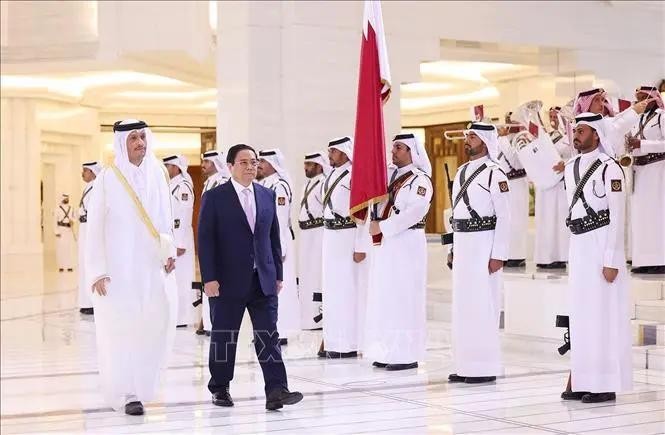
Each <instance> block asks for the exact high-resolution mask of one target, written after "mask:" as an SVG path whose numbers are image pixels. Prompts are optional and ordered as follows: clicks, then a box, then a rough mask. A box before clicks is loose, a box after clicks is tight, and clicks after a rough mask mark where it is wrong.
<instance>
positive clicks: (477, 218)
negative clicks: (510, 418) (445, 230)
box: [448, 122, 512, 384]
mask: <svg viewBox="0 0 665 435" xmlns="http://www.w3.org/2000/svg"><path fill="white" fill-rule="evenodd" d="M465 136H466V137H465V139H464V150H465V152H466V154H467V155H468V156H469V159H470V160H469V162H468V163H465V164H463V165H462V166H460V168H459V169H458V170H457V174H456V175H455V180H454V181H453V198H454V199H453V211H452V213H453V215H452V219H451V225H452V228H453V234H454V240H453V243H454V245H453V248H452V250H451V253H450V254H449V258H448V263H452V265H453V266H452V267H453V312H452V350H453V366H454V373H453V374H451V375H450V376H449V377H448V381H449V382H466V383H469V384H479V383H484V382H493V381H495V380H496V376H498V375H501V374H502V373H503V365H502V363H501V344H500V342H499V317H500V313H501V287H502V285H503V283H502V271H501V269H502V268H503V264H504V262H505V260H506V259H507V258H508V245H509V240H510V227H511V225H512V223H511V212H512V210H511V208H510V204H511V201H510V195H511V194H512V192H510V184H509V183H508V178H507V177H506V174H504V172H503V170H502V169H501V168H500V167H499V166H498V165H497V164H496V163H495V161H494V160H493V158H494V157H495V156H496V155H497V153H498V149H497V148H498V145H497V142H498V136H497V131H496V127H495V126H494V125H492V124H487V123H481V122H475V123H473V124H471V127H470V129H469V130H467V131H466V132H465ZM451 257H452V258H451Z"/></svg>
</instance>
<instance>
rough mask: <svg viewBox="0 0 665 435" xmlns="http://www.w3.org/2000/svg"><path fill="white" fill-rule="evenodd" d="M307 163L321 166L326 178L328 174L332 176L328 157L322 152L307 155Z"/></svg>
mask: <svg viewBox="0 0 665 435" xmlns="http://www.w3.org/2000/svg"><path fill="white" fill-rule="evenodd" d="M305 162H310V163H316V164H317V165H321V167H322V168H323V174H324V175H325V176H326V177H327V176H328V174H330V171H332V168H331V167H330V161H329V160H328V157H326V156H325V155H324V154H323V153H322V152H319V151H316V152H313V153H310V154H305Z"/></svg>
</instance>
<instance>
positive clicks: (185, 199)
mask: <svg viewBox="0 0 665 435" xmlns="http://www.w3.org/2000/svg"><path fill="white" fill-rule="evenodd" d="M188 198H189V194H187V193H183V194H182V195H180V199H182V200H183V201H187V199H188Z"/></svg>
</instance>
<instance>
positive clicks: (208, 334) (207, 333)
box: [203, 329, 210, 337]
mask: <svg viewBox="0 0 665 435" xmlns="http://www.w3.org/2000/svg"><path fill="white" fill-rule="evenodd" d="M203 333H204V334H205V336H206V337H210V331H206V330H205V329H204V330H203Z"/></svg>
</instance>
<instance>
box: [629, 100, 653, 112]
mask: <svg viewBox="0 0 665 435" xmlns="http://www.w3.org/2000/svg"><path fill="white" fill-rule="evenodd" d="M653 100H654V99H653V98H645V99H644V100H642V101H638V102H637V103H635V104H633V110H634V111H635V112H637V114H638V115H641V114H643V113H644V111H645V110H647V106H648V105H649V103H651V102H652V101H653Z"/></svg>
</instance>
